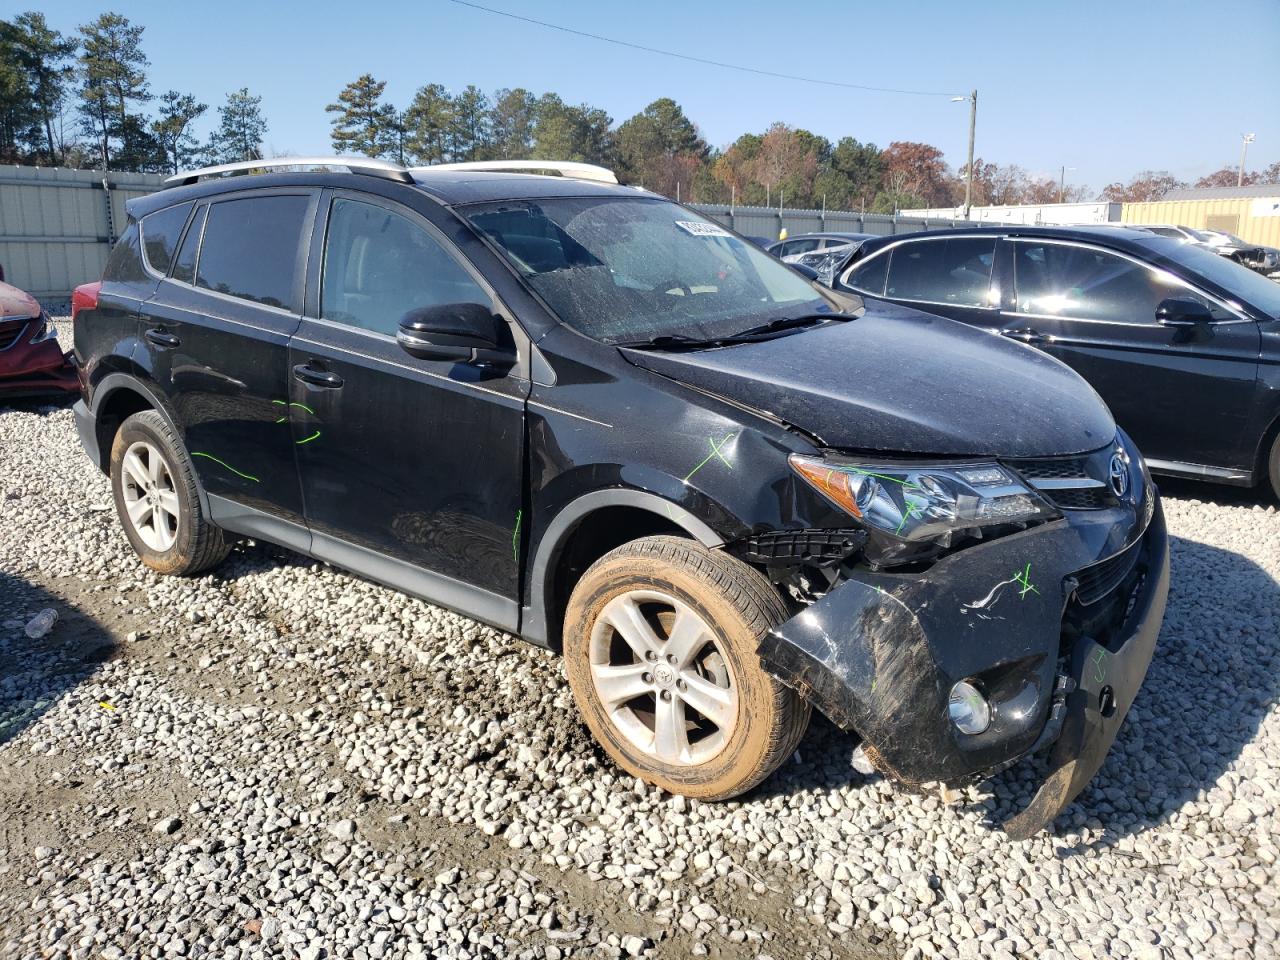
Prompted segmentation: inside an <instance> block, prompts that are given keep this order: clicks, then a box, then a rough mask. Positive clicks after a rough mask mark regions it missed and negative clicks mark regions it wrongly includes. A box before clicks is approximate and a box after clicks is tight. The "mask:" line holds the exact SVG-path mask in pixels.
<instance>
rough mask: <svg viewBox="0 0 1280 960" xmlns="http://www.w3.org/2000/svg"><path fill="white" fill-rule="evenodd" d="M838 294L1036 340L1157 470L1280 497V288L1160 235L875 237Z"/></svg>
mask: <svg viewBox="0 0 1280 960" xmlns="http://www.w3.org/2000/svg"><path fill="white" fill-rule="evenodd" d="M836 278H837V279H836V281H835V286H836V288H837V289H841V290H845V291H850V292H857V293H859V294H862V295H864V296H870V297H875V298H877V299H880V300H887V301H891V302H893V303H900V304H904V305H910V306H914V307H918V308H919V309H921V310H927V311H929V312H930V313H936V314H939V315H941V316H944V317H950V318H951V319H953V320H960V321H963V322H964V323H968V324H972V325H973V326H976V327H981V328H984V329H986V330H989V331H990V332H992V333H998V334H1000V335H1001V336H1003V337H1006V338H1009V339H1013V340H1018V341H1020V342H1022V343H1029V344H1033V345H1035V346H1036V347H1039V348H1040V349H1041V350H1043V351H1044V352H1046V353H1048V354H1049V355H1051V356H1054V357H1057V358H1058V359H1059V360H1061V361H1063V362H1064V363H1066V364H1068V365H1070V366H1071V367H1072V368H1074V369H1075V370H1076V371H1077V372H1078V373H1079V374H1080V375H1081V376H1083V377H1084V378H1085V379H1086V380H1088V381H1089V383H1091V384H1092V385H1093V387H1094V389H1095V390H1097V391H1098V393H1099V394H1100V395H1101V396H1102V399H1103V400H1105V401H1106V403H1107V406H1109V407H1110V408H1111V412H1112V413H1114V414H1115V417H1116V420H1117V421H1119V423H1120V425H1121V426H1122V427H1123V428H1124V429H1125V430H1126V431H1127V432H1128V433H1129V434H1130V435H1131V436H1132V437H1133V438H1134V441H1135V442H1136V443H1137V444H1138V447H1139V448H1140V449H1141V450H1142V452H1143V454H1144V455H1145V456H1146V458H1147V465H1148V466H1149V467H1150V468H1151V469H1152V470H1153V471H1155V472H1157V473H1167V474H1171V475H1173V476H1180V477H1190V478H1192V479H1197V480H1212V481H1216V482H1220V483H1231V484H1240V485H1246V486H1250V485H1254V484H1257V483H1264V482H1266V481H1268V479H1269V480H1270V485H1271V487H1272V488H1273V489H1274V491H1275V493H1276V495H1277V496H1280V284H1277V283H1275V282H1273V281H1271V280H1268V279H1266V278H1265V277H1263V276H1260V275H1259V274H1257V273H1255V272H1253V271H1251V270H1249V269H1247V268H1246V267H1243V266H1241V265H1240V264H1238V263H1234V262H1232V261H1231V260H1229V259H1227V258H1224V257H1220V256H1218V255H1216V254H1215V253H1213V252H1211V251H1210V250H1208V249H1207V248H1205V247H1202V246H1197V245H1195V244H1190V243H1186V242H1184V241H1182V240H1181V239H1178V238H1173V237H1165V236H1159V235H1157V234H1154V233H1152V232H1151V230H1150V228H1141V229H1133V230H1129V229H1124V228H1120V227H984V228H978V229H960V230H939V231H933V232H929V233H916V234H906V235H900V236H896V237H879V238H877V239H875V240H868V241H867V242H866V243H864V244H863V245H862V246H861V248H859V249H858V251H857V252H856V253H854V254H853V255H852V256H851V258H850V259H849V260H848V261H846V263H845V264H844V265H843V266H842V267H840V268H839V269H838V270H837V271H836Z"/></svg>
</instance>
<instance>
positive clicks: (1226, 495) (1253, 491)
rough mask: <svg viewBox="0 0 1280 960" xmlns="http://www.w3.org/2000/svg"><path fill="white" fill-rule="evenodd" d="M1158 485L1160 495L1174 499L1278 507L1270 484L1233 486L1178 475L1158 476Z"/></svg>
mask: <svg viewBox="0 0 1280 960" xmlns="http://www.w3.org/2000/svg"><path fill="white" fill-rule="evenodd" d="M1155 479H1156V486H1158V487H1159V488H1160V496H1162V497H1170V498H1172V499H1174V500H1199V501H1201V502H1202V503H1215V504H1217V505H1218V506H1220V507H1254V506H1258V507H1262V508H1263V509H1264V510H1265V509H1266V508H1267V507H1276V506H1278V505H1277V503H1276V498H1275V494H1273V493H1272V492H1271V488H1270V486H1268V485H1267V484H1265V483H1264V484H1260V485H1259V486H1256V487H1232V486H1228V485H1227V484H1225V483H1198V482H1197V481H1195V480H1181V479H1178V478H1176V477H1156V478H1155Z"/></svg>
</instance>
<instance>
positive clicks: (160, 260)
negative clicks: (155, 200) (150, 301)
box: [141, 202, 194, 276]
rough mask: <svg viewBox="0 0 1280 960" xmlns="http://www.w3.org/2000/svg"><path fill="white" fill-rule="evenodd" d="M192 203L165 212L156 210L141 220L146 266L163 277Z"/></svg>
mask: <svg viewBox="0 0 1280 960" xmlns="http://www.w3.org/2000/svg"><path fill="white" fill-rule="evenodd" d="M192 206H194V202H193V203H180V204H178V205H177V206H176V207H169V208H168V209H167V210H158V211H156V212H155V213H152V214H149V215H148V216H145V217H143V218H142V227H141V229H142V252H143V254H144V255H145V256H146V258H147V264H148V265H149V266H150V267H151V269H152V270H154V271H155V272H156V273H158V274H160V275H161V276H164V275H165V274H167V273H168V272H169V267H170V266H171V265H172V264H173V255H174V253H176V252H177V249H178V239H179V238H180V237H181V236H182V228H183V227H185V226H186V225H187V217H188V216H189V215H190V213H191V208H192Z"/></svg>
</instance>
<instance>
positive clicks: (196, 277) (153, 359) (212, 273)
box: [142, 188, 319, 549]
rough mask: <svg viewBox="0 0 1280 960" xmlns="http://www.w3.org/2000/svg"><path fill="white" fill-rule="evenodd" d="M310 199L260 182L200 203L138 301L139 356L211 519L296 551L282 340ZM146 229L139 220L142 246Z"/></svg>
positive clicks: (294, 479)
mask: <svg viewBox="0 0 1280 960" xmlns="http://www.w3.org/2000/svg"><path fill="white" fill-rule="evenodd" d="M318 198H319V191H318V190H313V189H307V188H292V189H277V190H261V189H260V190H250V191H242V192H238V193H235V194H229V195H225V194H224V195H219V196H218V197H216V198H212V199H211V200H210V201H206V202H201V203H199V204H198V205H197V206H196V208H195V210H194V212H193V215H192V216H191V218H190V221H189V223H188V225H187V227H186V231H185V234H184V236H183V239H182V242H181V246H180V247H179V249H178V252H177V254H176V255H175V256H174V257H173V260H172V264H171V266H170V268H169V270H168V271H167V276H166V277H165V278H164V279H163V280H162V281H161V282H160V284H159V286H158V287H157V289H156V292H155V295H154V296H153V297H152V298H151V299H150V300H149V301H148V302H147V303H146V304H145V305H144V306H143V308H142V342H143V345H144V349H145V353H146V356H145V365H146V366H147V367H149V369H150V372H151V375H152V377H153V378H154V380H155V382H156V384H157V385H158V386H159V387H160V389H161V390H163V391H164V392H165V393H166V394H167V396H168V397H169V400H170V402H171V404H172V407H173V409H174V411H175V412H176V417H177V420H178V427H179V429H180V430H181V431H182V433H183V440H184V442H185V443H186V446H187V450H188V452H189V453H190V454H191V457H192V461H193V463H194V465H195V470H196V473H197V475H198V477H199V479H200V482H201V484H202V485H203V486H204V489H205V491H206V493H208V494H209V495H210V497H211V498H212V499H211V501H210V508H211V512H212V513H213V515H214V519H215V520H217V521H223V522H229V523H231V524H232V525H233V526H235V528H236V529H237V530H238V531H240V532H245V533H254V532H257V533H261V534H262V535H263V536H267V537H269V538H271V539H274V540H278V541H280V542H283V543H287V544H288V545H290V546H294V547H296V548H298V549H306V547H307V546H308V543H309V538H308V537H307V536H306V533H305V528H304V526H303V524H304V518H303V510H302V495H301V488H300V486H299V482H298V474H297V467H296V464H295V460H294V452H293V451H294V439H293V436H292V434H291V432H290V425H289V417H288V410H289V407H288V403H289V384H290V381H289V378H288V340H289V337H290V335H292V334H293V332H294V331H295V330H296V329H297V328H298V324H299V322H300V321H301V305H302V293H303V284H304V279H305V266H306V257H307V253H308V243H307V240H308V239H309V236H310V226H311V222H312V219H313V218H314V212H315V206H316V204H317V202H318ZM147 219H150V218H147ZM146 233H147V230H146V222H145V221H144V223H143V236H144V244H145V238H146ZM229 515H230V516H229Z"/></svg>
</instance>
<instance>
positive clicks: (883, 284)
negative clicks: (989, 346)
mask: <svg viewBox="0 0 1280 960" xmlns="http://www.w3.org/2000/svg"><path fill="white" fill-rule="evenodd" d="M996 240H997V238H996V237H995V236H992V235H985V236H968V237H965V236H959V237H958V236H949V235H948V236H938V237H919V238H915V239H912V240H904V241H902V242H901V243H896V244H893V245H891V246H889V247H887V248H885V249H884V250H883V251H881V252H879V253H877V254H873V255H872V256H870V257H868V258H867V259H866V260H865V261H863V262H862V263H859V264H858V265H857V266H856V267H855V268H854V269H853V270H852V271H850V273H849V275H848V277H847V278H846V279H845V281H844V284H843V285H846V286H849V287H850V288H851V289H853V290H854V291H856V292H858V293H865V294H869V295H871V296H875V297H879V298H880V299H882V300H892V301H893V302H894V303H903V304H906V305H908V306H912V307H916V308H917V309H920V310H923V311H925V312H926V313H936V314H939V315H940V316H944V317H948V318H950V319H952V320H960V321H962V322H964V323H969V324H973V325H975V326H981V327H990V328H994V327H997V326H999V323H1000V283H999V276H998V273H997V272H996Z"/></svg>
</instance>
